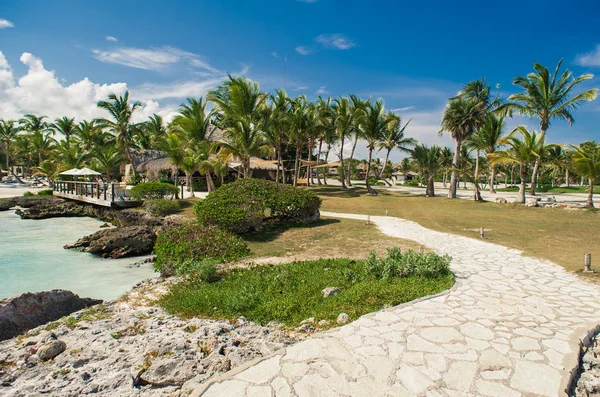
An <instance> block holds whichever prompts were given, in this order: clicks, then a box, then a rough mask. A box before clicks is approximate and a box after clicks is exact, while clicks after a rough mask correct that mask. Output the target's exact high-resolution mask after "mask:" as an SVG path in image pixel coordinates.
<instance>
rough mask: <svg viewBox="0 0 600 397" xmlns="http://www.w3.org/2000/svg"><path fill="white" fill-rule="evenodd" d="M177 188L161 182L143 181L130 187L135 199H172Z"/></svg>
mask: <svg viewBox="0 0 600 397" xmlns="http://www.w3.org/2000/svg"><path fill="white" fill-rule="evenodd" d="M178 191H179V190H178V189H177V186H175V185H172V184H170V183H162V182H144V183H140V184H138V185H135V186H134V187H132V188H131V197H133V198H134V199H135V200H157V199H173V198H174V197H175V195H176V194H177V192H178Z"/></svg>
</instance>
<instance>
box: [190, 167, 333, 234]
mask: <svg viewBox="0 0 600 397" xmlns="http://www.w3.org/2000/svg"><path fill="white" fill-rule="evenodd" d="M320 205H321V200H320V199H319V198H318V197H317V196H316V195H315V194H314V193H313V192H311V191H309V190H304V189H298V188H295V187H293V186H290V185H280V184H278V183H276V182H272V181H267V180H263V179H252V178H250V179H238V180H236V181H235V182H233V183H229V184H226V185H223V186H221V187H220V188H218V189H216V190H215V191H214V192H211V193H210V194H209V195H208V196H207V197H206V199H204V200H201V201H198V202H197V203H196V204H195V205H194V211H195V213H196V216H197V217H198V221H199V222H200V223H202V224H206V225H214V226H219V227H222V228H224V229H226V230H228V231H230V232H232V233H238V234H239V233H246V232H248V231H252V230H260V229H261V228H262V226H263V225H264V223H265V222H274V223H305V222H306V221H307V220H311V219H314V220H318V216H317V217H315V215H318V210H319V207H320Z"/></svg>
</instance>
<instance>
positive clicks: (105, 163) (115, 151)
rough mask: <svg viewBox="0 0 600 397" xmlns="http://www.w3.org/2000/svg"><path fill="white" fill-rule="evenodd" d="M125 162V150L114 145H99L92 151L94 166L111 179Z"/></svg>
mask: <svg viewBox="0 0 600 397" xmlns="http://www.w3.org/2000/svg"><path fill="white" fill-rule="evenodd" d="M121 163H123V151H122V150H121V149H119V148H117V147H116V146H114V145H97V146H94V148H93V151H92V166H93V167H94V169H95V170H96V171H98V172H100V173H102V174H104V176H105V177H106V179H110V178H111V177H114V176H115V175H116V174H118V172H119V167H120V165H121Z"/></svg>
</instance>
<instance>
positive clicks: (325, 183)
mask: <svg viewBox="0 0 600 397" xmlns="http://www.w3.org/2000/svg"><path fill="white" fill-rule="evenodd" d="M330 151H331V145H330V144H327V152H326V153H325V162H327V161H328V159H329V152H330ZM328 173H329V167H325V168H323V184H324V185H327V174H328Z"/></svg>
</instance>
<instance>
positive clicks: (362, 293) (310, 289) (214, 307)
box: [160, 251, 454, 326]
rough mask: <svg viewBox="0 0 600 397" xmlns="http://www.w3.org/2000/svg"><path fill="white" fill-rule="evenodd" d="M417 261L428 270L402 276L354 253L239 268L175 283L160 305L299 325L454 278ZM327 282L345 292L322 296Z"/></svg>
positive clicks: (354, 312)
mask: <svg viewBox="0 0 600 397" xmlns="http://www.w3.org/2000/svg"><path fill="white" fill-rule="evenodd" d="M398 255H400V256H402V257H404V256H407V257H408V258H412V256H411V255H412V254H408V253H407V254H400V253H399V251H392V252H391V254H389V255H388V256H390V257H391V259H390V261H392V260H393V261H397V260H398V259H397V256H398ZM415 255H418V254H415ZM430 255H432V256H430ZM434 255H435V254H427V255H425V256H424V258H426V259H421V262H425V263H427V264H428V266H435V265H434V264H435V263H438V262H444V261H445V260H447V258H439V259H437V260H434V259H433V256H434ZM421 262H420V263H421ZM403 263H408V261H406V262H403ZM407 266H408V267H409V268H411V269H412V267H413V266H412V265H411V266H409V265H407ZM416 267H417V268H419V269H421V270H423V271H419V272H413V273H411V272H409V271H406V272H405V273H406V274H403V275H402V277H399V276H398V275H399V274H400V273H399V272H397V271H391V268H392V267H391V266H390V271H389V272H388V274H387V276H386V277H384V275H381V274H379V271H378V267H375V268H373V271H371V270H370V269H371V268H370V267H369V266H368V265H367V261H355V260H350V259H320V260H315V261H304V262H294V263H288V264H282V265H274V266H257V267H251V268H244V269H234V270H232V271H230V272H228V273H226V274H224V275H223V276H222V278H221V279H220V280H218V281H216V282H213V283H199V282H197V281H195V280H194V279H193V278H189V279H186V280H185V281H182V282H180V283H178V284H176V285H174V286H173V287H172V289H171V291H170V292H169V293H168V294H167V295H165V296H163V297H162V298H161V300H160V305H162V306H163V307H164V308H166V309H167V310H168V311H169V312H171V313H174V314H178V315H183V316H209V317H217V318H235V317H238V316H244V317H246V318H248V319H250V320H252V321H256V322H259V323H263V324H265V323H268V322H269V321H277V322H281V323H283V324H286V325H289V326H296V325H298V324H299V323H300V321H302V320H304V319H306V318H309V317H315V318H316V319H317V320H321V319H326V320H330V321H333V322H335V319H336V317H337V316H338V315H339V314H340V313H341V312H345V313H347V314H348V315H349V316H350V318H352V319H356V318H358V317H359V316H361V315H363V314H366V313H369V312H372V311H376V310H380V309H381V308H382V307H384V306H386V305H398V304H401V303H404V302H408V301H411V300H414V299H417V298H420V297H423V296H427V295H431V294H436V293H439V292H441V291H443V290H445V289H447V288H449V287H450V286H452V284H453V283H454V277H453V275H452V273H450V272H449V271H448V272H441V271H440V272H438V273H437V276H433V272H431V271H427V270H425V267H423V266H422V265H417V266H416ZM327 287H337V288H339V289H340V290H341V292H340V293H339V294H337V295H334V296H331V297H328V298H323V295H322V293H321V290H323V289H324V288H327Z"/></svg>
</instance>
